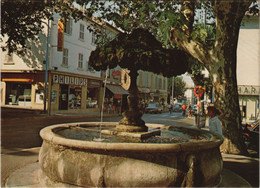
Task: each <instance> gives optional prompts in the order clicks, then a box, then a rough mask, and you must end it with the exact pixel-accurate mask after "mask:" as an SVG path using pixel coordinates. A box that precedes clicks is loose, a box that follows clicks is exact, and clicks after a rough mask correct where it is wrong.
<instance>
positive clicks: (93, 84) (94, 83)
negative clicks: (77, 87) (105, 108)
mask: <svg viewBox="0 0 260 188" xmlns="http://www.w3.org/2000/svg"><path fill="white" fill-rule="evenodd" d="M89 86H98V87H99V86H100V81H96V80H90V81H89Z"/></svg>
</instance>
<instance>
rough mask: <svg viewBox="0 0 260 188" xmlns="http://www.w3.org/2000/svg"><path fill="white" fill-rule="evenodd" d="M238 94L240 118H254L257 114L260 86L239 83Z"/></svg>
mask: <svg viewBox="0 0 260 188" xmlns="http://www.w3.org/2000/svg"><path fill="white" fill-rule="evenodd" d="M238 94H239V105H240V111H241V116H242V120H243V121H248V120H255V119H256V118H257V117H258V115H259V107H260V106H259V95H260V86H253V85H239V86H238Z"/></svg>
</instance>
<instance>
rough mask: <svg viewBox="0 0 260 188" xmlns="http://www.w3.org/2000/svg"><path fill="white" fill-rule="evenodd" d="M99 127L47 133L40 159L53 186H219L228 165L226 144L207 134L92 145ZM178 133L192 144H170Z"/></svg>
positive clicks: (87, 125) (62, 126) (191, 131)
mask: <svg viewBox="0 0 260 188" xmlns="http://www.w3.org/2000/svg"><path fill="white" fill-rule="evenodd" d="M116 125H117V123H116V122H112V123H108V122H106V123H103V125H102V129H103V128H104V129H111V128H112V129H113V127H115V126H116ZM146 126H148V127H153V126H154V125H153V124H146ZM156 126H159V125H156ZM98 127H99V123H97V122H88V123H72V124H59V125H53V126H49V127H46V128H44V129H42V130H41V132H40V135H41V137H42V139H43V144H42V147H41V150H40V153H39V163H40V167H41V170H42V173H43V174H44V175H46V176H47V177H48V178H49V180H50V181H54V182H62V183H67V184H70V185H76V186H84V187H89V186H91V187H92V186H95V187H179V186H187V187H188V186H189V187H190V186H216V185H218V184H219V183H220V173H221V171H222V167H223V163H222V157H221V153H220V151H219V145H220V144H221V143H222V142H223V140H222V138H220V137H217V136H216V135H213V134H211V133H209V132H208V131H202V130H196V129H192V128H178V127H177V128H176V127H175V128H174V127H170V128H169V129H168V130H165V129H162V132H163V134H164V135H162V136H161V137H162V139H161V140H164V138H166V137H167V138H166V141H167V140H170V141H169V142H168V143H163V142H164V141H165V140H164V141H162V142H158V139H157V140H156V139H155V140H156V141H153V139H152V140H150V141H149V140H140V139H137V140H136V139H133V138H130V140H129V139H128V138H126V139H125V138H123V139H121V138H120V139H119V140H113V139H112V141H111V140H110V141H109V139H107V138H105V140H104V141H103V142H95V141H91V139H92V138H91V139H89V138H88V137H91V135H92V136H93V137H95V136H96V133H95V132H98ZM161 127H163V126H162V125H161ZM86 128H87V129H89V128H93V131H89V130H87V129H86ZM75 129H76V132H78V134H79V135H77V136H75ZM77 129H79V130H80V129H81V131H78V130H77ZM84 129H86V130H84ZM84 131H85V132H84ZM70 132H71V133H70ZM175 132H176V133H177V132H180V134H177V135H182V134H183V133H187V134H186V135H188V138H189V136H190V139H189V141H185V139H181V138H180V139H172V138H170V137H171V135H173V134H175ZM81 133H82V134H81ZM188 133H189V134H190V135H189V134H188ZM73 134H74V135H73ZM82 135H85V137H86V138H87V139H86V140H85V139H84V138H83V137H84V136H82ZM88 135H89V136H88ZM165 135H167V136H165ZM104 137H106V136H105V135H104ZM108 137H112V138H113V136H111V135H108ZM184 137H185V135H184ZM194 137H197V138H200V139H193V138H194ZM201 138H202V139H201ZM106 139H107V141H106ZM122 140H123V141H122Z"/></svg>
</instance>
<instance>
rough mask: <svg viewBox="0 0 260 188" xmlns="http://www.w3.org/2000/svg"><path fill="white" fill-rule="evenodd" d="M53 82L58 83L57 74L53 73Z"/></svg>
mask: <svg viewBox="0 0 260 188" xmlns="http://www.w3.org/2000/svg"><path fill="white" fill-rule="evenodd" d="M53 83H55V84H57V83H59V76H58V75H57V74H55V75H53Z"/></svg>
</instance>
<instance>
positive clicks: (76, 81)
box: [52, 74, 100, 86]
mask: <svg viewBox="0 0 260 188" xmlns="http://www.w3.org/2000/svg"><path fill="white" fill-rule="evenodd" d="M52 80H53V83H59V84H68V85H69V84H70V85H85V86H86V85H87V79H85V78H78V77H70V76H64V75H57V74H55V75H53V78H52ZM93 84H94V85H97V83H93ZM98 86H100V84H99V83H98Z"/></svg>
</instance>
